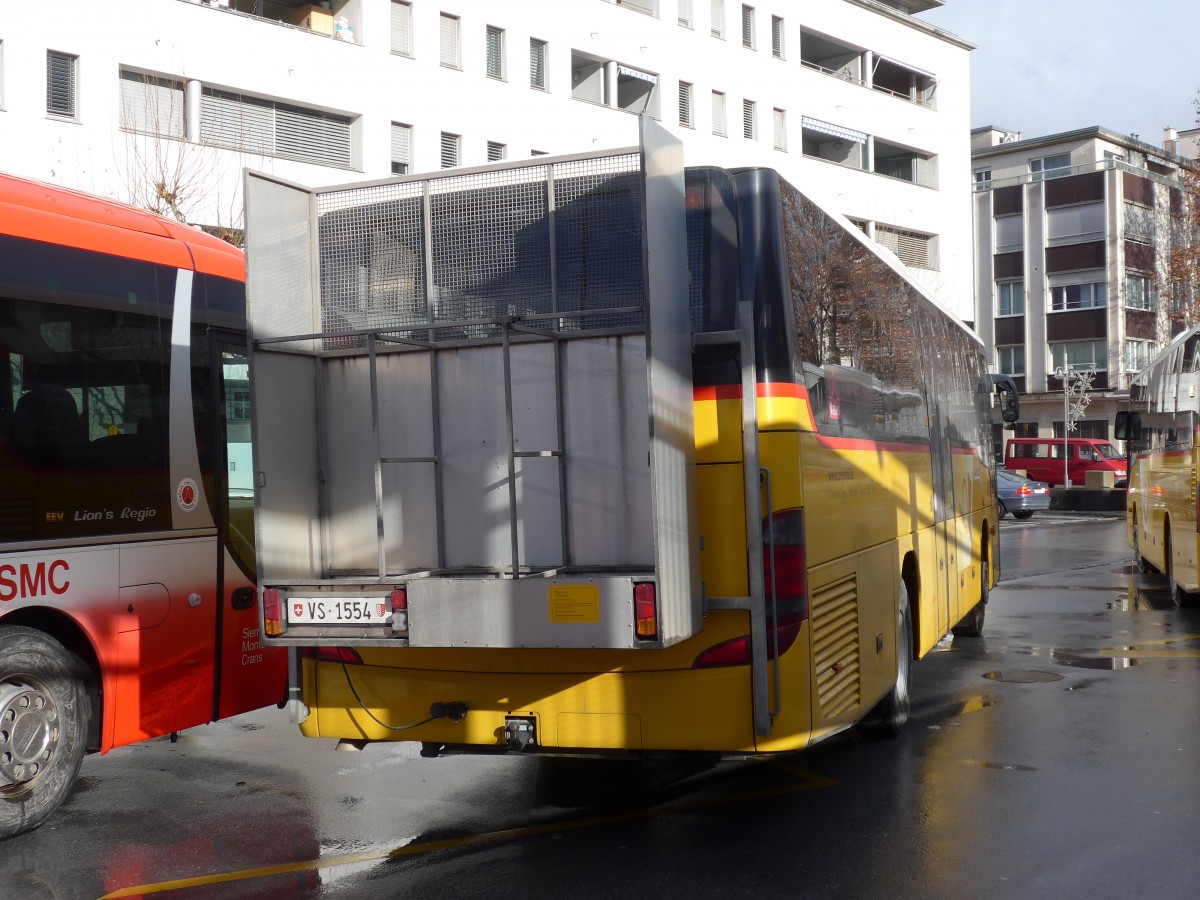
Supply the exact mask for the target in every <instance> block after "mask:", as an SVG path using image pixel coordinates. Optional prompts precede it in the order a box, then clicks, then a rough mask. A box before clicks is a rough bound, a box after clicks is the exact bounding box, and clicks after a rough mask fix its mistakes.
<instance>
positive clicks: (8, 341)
mask: <svg viewBox="0 0 1200 900" xmlns="http://www.w3.org/2000/svg"><path fill="white" fill-rule="evenodd" d="M249 419H250V416H249V392H248V377H247V361H246V350H245V266H244V262H243V256H242V253H241V252H240V251H238V250H237V249H235V248H233V247H231V246H229V245H228V244H226V243H224V242H222V241H219V240H217V239H216V238H213V237H211V236H209V235H207V234H204V233H203V232H200V231H196V230H193V229H191V228H187V227H185V226H183V225H180V224H178V223H175V222H171V221H168V220H166V219H162V218H159V217H157V216H153V215H151V214H149V213H147V212H145V211H142V210H137V209H134V208H132V207H127V206H124V205H122V204H118V203H113V202H110V201H107V200H102V199H99V198H95V197H90V196H87V195H84V194H80V193H77V192H74V191H68V190H63V189H60V188H56V187H50V186H47V185H43V184H37V183H34V182H30V181H25V180H22V179H18V178H12V177H8V176H3V175H0V837H3V836H9V835H14V834H19V833H21V832H24V831H29V830H31V829H33V828H36V827H37V826H38V825H40V824H41V823H42V822H44V821H45V820H46V818H47V817H48V816H50V814H51V813H53V812H54V810H55V809H56V808H57V807H58V806H59V804H61V803H62V802H63V800H64V799H65V798H66V797H67V796H68V794H69V793H70V791H71V787H72V785H73V783H74V781H75V778H76V775H77V774H78V771H79V766H80V763H81V761H82V758H83V756H84V754H85V753H88V752H100V753H105V752H107V751H108V750H111V749H112V748H113V747H120V746H122V745H125V744H130V743H133V742H135V741H140V740H144V739H146V738H151V737H156V736H159V735H164V734H170V733H173V732H176V731H180V730H182V729H185V728H189V727H192V726H195V725H200V724H204V723H206V722H209V721H211V720H214V719H218V718H223V717H226V716H231V715H234V714H236V713H240V712H245V711H247V710H250V709H256V708H258V707H261V706H265V705H267V704H271V703H276V702H279V701H280V700H282V697H283V692H284V685H285V681H286V669H287V661H286V653H285V651H274V650H265V649H263V648H262V646H261V642H260V639H259V633H258V616H257V603H256V596H255V593H254V579H255V567H254V565H255V559H254V545H253V533H254V530H253V524H252V516H253V507H252V503H253V500H252V493H253V492H252V488H253V485H252V484H251V480H250V478H251V463H250V451H249V448H250V428H249Z"/></svg>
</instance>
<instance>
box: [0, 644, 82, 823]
mask: <svg viewBox="0 0 1200 900" xmlns="http://www.w3.org/2000/svg"><path fill="white" fill-rule="evenodd" d="M83 675H84V666H83V663H82V662H81V661H80V660H79V658H78V657H76V656H75V655H74V654H73V653H71V652H69V651H68V650H67V649H66V648H65V647H63V645H62V644H60V643H59V642H58V641H56V640H55V639H54V638H52V637H50V636H49V635H46V634H43V633H42V632H40V631H36V630H34V629H32V628H23V627H19V626H9V627H0V837H11V836H12V835H15V834H22V833H24V832H26V831H32V830H33V829H35V828H37V827H38V826H39V825H41V824H42V823H43V822H45V821H46V819H47V818H49V817H50V815H51V814H52V813H53V812H54V811H55V810H56V809H58V807H59V805H60V804H61V803H62V802H63V801H64V800H65V799H66V798H67V795H68V794H70V793H71V788H72V786H73V785H74V784H75V778H76V776H77V775H78V774H79V766H80V763H81V762H82V761H83V752H84V743H85V740H86V722H87V720H88V715H89V710H90V708H91V700H90V698H89V696H88V692H87V690H86V686H85V684H84V677H83Z"/></svg>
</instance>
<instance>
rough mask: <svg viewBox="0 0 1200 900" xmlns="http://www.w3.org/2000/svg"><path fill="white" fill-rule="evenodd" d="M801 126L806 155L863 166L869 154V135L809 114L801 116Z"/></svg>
mask: <svg viewBox="0 0 1200 900" xmlns="http://www.w3.org/2000/svg"><path fill="white" fill-rule="evenodd" d="M800 128H801V138H802V147H803V150H804V155H805V156H811V157H815V158H817V159H823V160H825V161H826V162H831V163H836V164H837V165H839V166H846V167H847V168H852V169H861V168H863V166H864V164H865V160H866V156H867V154H866V148H867V136H866V135H865V134H864V133H863V132H861V131H854V130H853V129H851V128H844V127H842V126H841V125H834V124H833V123H832V122H822V121H821V120H820V119H810V118H809V117H808V116H801V118H800Z"/></svg>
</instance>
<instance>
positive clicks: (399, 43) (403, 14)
mask: <svg viewBox="0 0 1200 900" xmlns="http://www.w3.org/2000/svg"><path fill="white" fill-rule="evenodd" d="M392 52H393V53H399V54H400V55H401V56H412V4H410V3H396V2H395V0H393V2H392Z"/></svg>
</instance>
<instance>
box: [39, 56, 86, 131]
mask: <svg viewBox="0 0 1200 900" xmlns="http://www.w3.org/2000/svg"><path fill="white" fill-rule="evenodd" d="M77 59H78V57H75V56H68V55H67V54H65V53H55V52H54V51H48V52H47V53H46V112H48V113H50V114H51V115H54V116H68V117H70V118H72V119H73V118H75V63H76V60H77Z"/></svg>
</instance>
